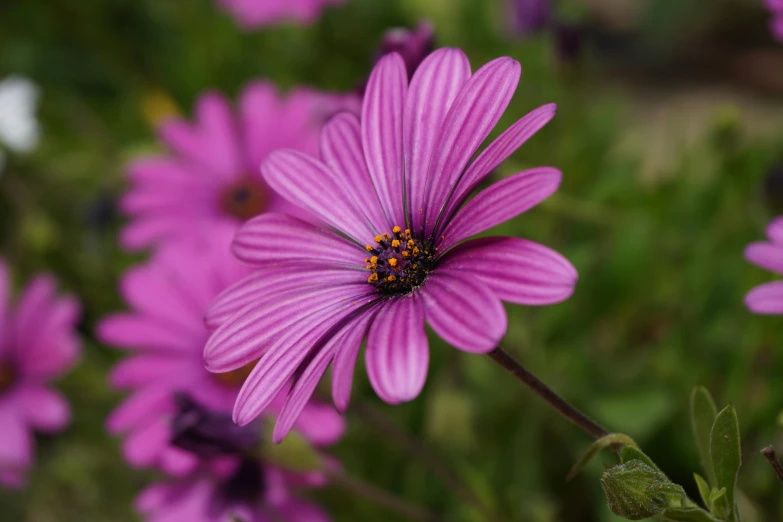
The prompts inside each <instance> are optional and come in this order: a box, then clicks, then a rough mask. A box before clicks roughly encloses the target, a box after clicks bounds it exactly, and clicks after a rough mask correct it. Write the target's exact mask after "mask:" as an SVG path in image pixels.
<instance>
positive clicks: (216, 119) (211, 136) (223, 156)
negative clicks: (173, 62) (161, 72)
mask: <svg viewBox="0 0 783 522" xmlns="http://www.w3.org/2000/svg"><path fill="white" fill-rule="evenodd" d="M160 134H161V138H162V139H163V140H164V141H165V142H166V143H167V144H168V145H169V147H171V148H172V149H173V150H174V151H175V152H177V153H178V154H180V155H182V156H183V157H185V158H187V159H188V160H190V161H192V162H193V163H195V164H200V165H204V166H206V167H208V168H209V169H210V171H211V172H212V173H213V174H216V175H218V176H219V177H221V178H222V179H225V180H230V179H233V178H235V177H237V176H239V175H242V174H244V172H243V171H244V165H243V161H242V156H241V154H240V151H239V148H238V143H239V137H238V128H237V124H236V121H235V118H234V115H233V114H232V111H231V106H230V104H229V102H228V100H226V99H225V97H223V95H221V94H219V93H216V92H210V93H207V94H205V95H203V96H202V97H201V98H200V99H199V100H198V102H197V105H196V124H195V125H190V124H188V123H186V122H184V121H182V120H173V121H170V122H168V123H165V124H164V125H163V126H162V127H161V129H160Z"/></svg>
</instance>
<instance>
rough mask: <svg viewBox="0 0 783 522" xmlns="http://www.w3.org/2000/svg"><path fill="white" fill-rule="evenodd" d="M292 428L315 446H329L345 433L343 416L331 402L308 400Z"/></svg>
mask: <svg viewBox="0 0 783 522" xmlns="http://www.w3.org/2000/svg"><path fill="white" fill-rule="evenodd" d="M294 429H295V430H296V431H298V432H299V433H301V434H302V435H303V436H304V437H305V438H306V439H307V440H309V441H310V442H312V443H313V444H315V445H316V446H331V445H332V444H334V443H336V442H337V441H338V440H340V438H342V436H343V435H344V434H345V418H344V417H343V416H342V415H341V414H340V413H339V412H338V411H336V410H335V409H334V406H332V405H331V404H322V403H319V402H316V401H312V400H311V401H310V402H308V403H307V404H306V405H305V407H304V409H303V410H302V414H301V415H299V418H298V419H297V420H296V423H295V424H294Z"/></svg>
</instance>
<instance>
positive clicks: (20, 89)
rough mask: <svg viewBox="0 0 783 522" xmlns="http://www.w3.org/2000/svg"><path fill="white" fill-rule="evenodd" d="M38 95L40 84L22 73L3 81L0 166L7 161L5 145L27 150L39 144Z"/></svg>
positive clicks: (11, 148)
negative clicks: (4, 150)
mask: <svg viewBox="0 0 783 522" xmlns="http://www.w3.org/2000/svg"><path fill="white" fill-rule="evenodd" d="M38 95H39V89H38V86H37V85H36V84H34V83H33V82H32V81H30V80H29V79H27V78H25V77H23V76H18V75H14V76H9V77H8V78H6V79H4V80H3V81H0V170H2V167H3V165H4V163H5V156H4V152H3V149H8V150H10V151H12V152H16V153H19V154H26V153H29V152H32V150H33V149H35V147H36V145H38V135H39V132H40V129H39V126H38V120H36V118H35V111H36V107H37V105H38Z"/></svg>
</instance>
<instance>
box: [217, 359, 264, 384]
mask: <svg viewBox="0 0 783 522" xmlns="http://www.w3.org/2000/svg"><path fill="white" fill-rule="evenodd" d="M255 366H256V361H252V362H249V363H247V364H246V365H244V366H243V367H241V368H237V369H236V370H231V371H230V372H226V373H215V374H213V375H214V376H215V378H216V379H217V380H218V381H219V382H220V383H221V384H223V385H225V386H228V387H229V388H240V387H241V386H242V385H243V384H245V381H246V380H247V378H248V376H249V375H250V372H252V371H253V368H255Z"/></svg>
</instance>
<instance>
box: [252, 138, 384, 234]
mask: <svg viewBox="0 0 783 522" xmlns="http://www.w3.org/2000/svg"><path fill="white" fill-rule="evenodd" d="M261 172H262V173H263V175H264V179H265V180H266V182H267V183H268V184H269V186H270V187H272V188H273V189H274V190H275V191H276V192H277V193H278V194H280V195H281V196H282V197H284V198H285V199H286V200H288V201H290V202H291V203H293V204H294V205H297V206H298V207H301V208H303V209H306V210H309V211H310V212H311V213H313V215H315V216H316V217H318V218H319V219H321V220H323V221H325V222H326V223H328V224H330V225H331V226H333V227H334V228H336V229H337V230H340V231H341V232H344V233H345V234H347V235H348V236H349V237H351V238H353V239H354V240H355V241H356V242H357V243H359V244H361V245H364V244H366V243H367V242H368V241H370V240H371V239H372V238H373V237H374V236H375V234H377V231H376V230H374V228H375V227H374V225H373V224H372V223H370V222H368V221H367V219H365V217H364V214H363V212H362V211H361V210H360V209H359V208H357V206H356V203H355V202H354V201H353V200H352V199H351V197H350V196H349V195H348V194H346V191H345V189H344V182H343V180H342V179H341V176H342V174H338V173H335V172H332V171H331V170H330V169H329V167H327V166H326V165H324V164H323V163H321V162H320V161H318V160H317V159H315V158H312V157H310V156H307V155H305V154H303V153H301V152H298V151H294V150H278V151H275V152H273V153H272V154H270V155H269V156H268V157H267V158H266V160H264V163H263V164H262V165H261Z"/></svg>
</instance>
